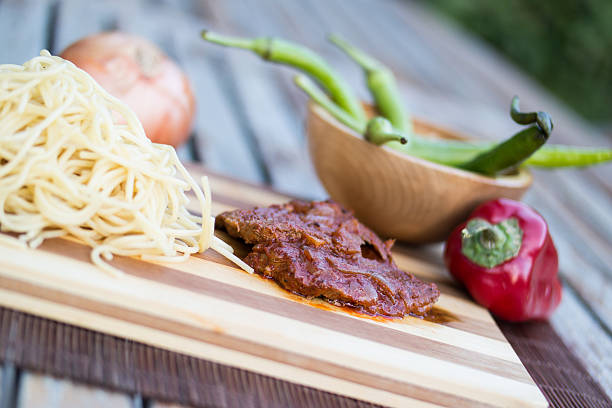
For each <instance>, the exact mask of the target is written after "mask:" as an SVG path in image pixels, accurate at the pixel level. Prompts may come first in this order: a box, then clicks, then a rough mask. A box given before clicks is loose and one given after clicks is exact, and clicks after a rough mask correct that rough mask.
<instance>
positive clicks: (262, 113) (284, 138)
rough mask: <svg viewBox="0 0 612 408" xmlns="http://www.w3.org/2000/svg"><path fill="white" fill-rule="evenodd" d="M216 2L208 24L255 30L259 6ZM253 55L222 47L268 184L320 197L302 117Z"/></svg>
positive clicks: (244, 32) (229, 29)
mask: <svg viewBox="0 0 612 408" xmlns="http://www.w3.org/2000/svg"><path fill="white" fill-rule="evenodd" d="M207 4H208V3H207ZM223 5H224V6H225V5H226V4H225V3H223ZM215 7H216V12H217V16H216V17H217V20H216V21H215V27H213V28H215V29H218V30H221V31H226V32H233V33H237V34H240V35H254V34H257V31H258V30H257V27H258V25H259V24H260V18H261V14H260V13H262V11H261V10H259V9H258V8H257V6H256V5H255V4H254V3H251V2H249V1H246V2H243V3H242V4H241V6H240V7H233V8H231V10H230V9H226V8H225V7H221V6H220V3H215ZM256 58H257V57H255V56H253V55H248V54H247V53H245V52H240V51H237V50H226V61H227V64H228V68H229V71H230V72H231V74H232V79H233V84H234V86H235V91H236V95H237V101H236V102H237V104H236V106H235V108H236V109H238V110H239V111H240V112H242V114H243V115H244V119H245V121H246V122H247V123H248V125H249V128H250V129H251V132H252V137H253V138H254V140H255V141H256V146H257V149H258V150H259V151H260V152H261V154H262V157H263V160H264V162H265V164H266V166H267V169H268V171H269V174H270V178H271V181H272V184H273V185H274V186H275V187H276V188H278V189H280V190H282V191H285V192H288V193H292V194H296V195H304V194H305V193H306V195H307V196H309V197H314V198H317V197H318V198H321V197H323V196H325V194H324V193H323V189H322V187H321V185H320V183H319V181H318V180H317V178H316V176H315V174H314V171H313V170H312V165H311V164H310V162H309V159H308V154H307V149H306V147H305V144H304V143H303V141H300V137H299V135H301V134H302V126H301V123H302V120H301V118H299V117H297V115H296V114H295V112H293V111H292V110H291V107H290V104H289V100H288V98H287V96H286V94H284V93H283V92H282V90H280V89H279V88H278V78H276V77H275V75H276V72H275V67H272V66H270V64H266V63H264V62H261V61H258V60H256ZM276 69H278V68H276Z"/></svg>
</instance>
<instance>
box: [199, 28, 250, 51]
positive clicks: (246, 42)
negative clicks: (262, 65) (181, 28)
mask: <svg viewBox="0 0 612 408" xmlns="http://www.w3.org/2000/svg"><path fill="white" fill-rule="evenodd" d="M202 38H204V39H205V40H206V41H209V42H211V43H215V44H219V45H223V46H225V47H233V48H242V49H245V50H251V51H254V52H257V44H256V41H255V40H254V39H251V38H242V37H233V36H229V35H222V34H217V33H215V32H212V31H208V30H202Z"/></svg>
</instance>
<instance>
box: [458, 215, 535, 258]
mask: <svg viewBox="0 0 612 408" xmlns="http://www.w3.org/2000/svg"><path fill="white" fill-rule="evenodd" d="M522 243H523V230H522V229H521V227H520V226H519V223H518V220H517V219H516V218H508V219H506V220H504V221H502V222H500V223H498V224H491V223H489V222H488V221H487V220H485V219H483V218H473V219H471V220H470V221H468V223H467V224H466V226H465V228H463V230H461V253H462V254H463V255H464V256H465V257H466V258H468V259H469V260H470V261H472V262H474V263H475V264H477V265H480V266H483V267H485V268H487V269H490V268H494V267H495V266H497V265H500V264H502V263H504V262H506V261H508V260H510V259H512V258H514V257H516V256H517V255H518V254H519V252H520V250H521V245H522Z"/></svg>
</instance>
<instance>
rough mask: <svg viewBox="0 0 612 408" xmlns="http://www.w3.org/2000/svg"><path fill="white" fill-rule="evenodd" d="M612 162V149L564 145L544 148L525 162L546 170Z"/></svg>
mask: <svg viewBox="0 0 612 408" xmlns="http://www.w3.org/2000/svg"><path fill="white" fill-rule="evenodd" d="M610 160H612V149H592V148H584V147H582V148H581V147H573V146H563V145H552V146H544V147H542V148H541V149H540V150H538V151H537V152H535V153H534V154H533V156H531V157H530V158H528V159H527V160H526V161H525V163H524V164H525V165H527V166H536V167H544V168H554V167H580V166H590V165H592V164H598V163H604V162H607V161H610Z"/></svg>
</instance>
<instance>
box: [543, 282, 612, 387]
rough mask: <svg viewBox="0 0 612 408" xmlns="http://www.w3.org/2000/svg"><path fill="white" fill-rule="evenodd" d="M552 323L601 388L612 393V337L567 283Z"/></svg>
mask: <svg viewBox="0 0 612 408" xmlns="http://www.w3.org/2000/svg"><path fill="white" fill-rule="evenodd" d="M551 323H552V325H553V327H554V328H555V331H556V332H557V333H558V334H559V335H560V336H561V338H562V339H563V341H564V342H565V344H566V345H567V346H568V348H569V349H570V350H572V351H573V352H574V354H575V355H576V356H577V357H578V359H579V360H580V361H581V363H582V364H583V365H584V366H585V368H586V369H587V371H588V372H589V373H590V374H591V375H592V376H593V378H595V379H596V380H597V381H598V382H599V384H600V385H601V387H602V389H603V390H604V391H605V392H606V393H607V394H608V396H612V338H611V337H610V334H609V332H606V331H605V330H603V329H602V327H601V325H600V324H599V323H598V322H597V321H596V320H595V319H594V318H593V316H592V315H591V314H590V313H589V312H588V311H587V309H585V307H584V306H583V305H582V304H581V300H580V298H579V297H578V296H576V294H575V293H574V292H573V291H572V290H568V289H567V287H566V288H565V292H564V294H563V301H562V302H561V305H560V306H559V309H558V310H557V312H556V313H555V314H554V315H553V316H552V319H551Z"/></svg>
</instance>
